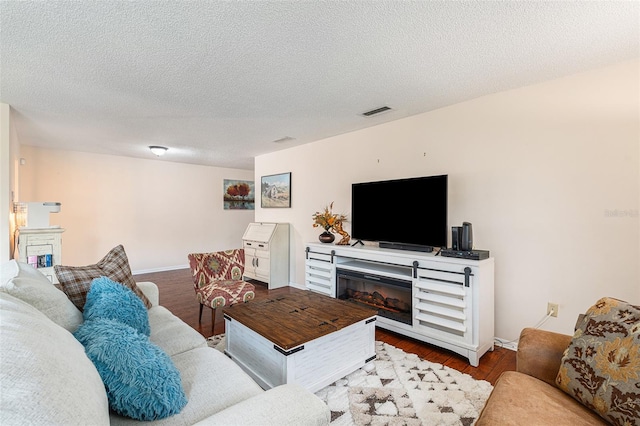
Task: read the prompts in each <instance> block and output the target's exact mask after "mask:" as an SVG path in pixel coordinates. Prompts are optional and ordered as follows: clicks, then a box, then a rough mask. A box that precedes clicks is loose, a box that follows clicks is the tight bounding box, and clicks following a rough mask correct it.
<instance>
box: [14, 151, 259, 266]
mask: <svg viewBox="0 0 640 426" xmlns="http://www.w3.org/2000/svg"><path fill="white" fill-rule="evenodd" d="M21 157H22V158H24V159H25V160H26V164H25V165H22V166H20V200H19V201H58V202H61V203H62V208H61V211H60V213H53V214H50V223H51V224H52V225H60V226H62V227H63V228H65V229H66V231H65V232H64V234H63V235H62V239H63V249H62V263H63V264H65V265H75V266H81V265H87V264H93V263H95V262H97V261H98V260H100V259H101V258H102V256H104V255H105V254H106V253H107V252H108V251H109V250H110V249H111V248H113V247H114V246H116V245H118V244H122V245H123V246H124V248H125V251H126V252H127V257H128V258H129V263H130V264H131V269H132V270H133V271H134V272H145V271H154V270H162V269H173V268H184V267H188V260H187V254H188V253H191V252H201V251H215V250H222V249H227V248H235V247H241V246H242V235H243V233H244V230H245V229H246V227H247V225H248V224H249V223H250V222H252V221H253V218H254V211H253V210H223V180H224V179H243V180H252V179H253V172H251V171H247V170H237V169H225V168H215V167H205V166H194V165H186V164H179V163H170V162H167V161H162V160H159V159H155V158H154V159H149V160H145V159H135V158H126V157H118V156H111V155H98V154H88V153H83V152H75V151H63V150H53V149H43V148H35V147H32V146H22V147H21Z"/></svg>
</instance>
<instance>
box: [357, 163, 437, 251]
mask: <svg viewBox="0 0 640 426" xmlns="http://www.w3.org/2000/svg"><path fill="white" fill-rule="evenodd" d="M351 234H352V238H353V239H354V240H356V241H357V240H362V241H377V242H380V243H395V244H396V245H399V247H398V248H406V249H413V248H411V247H402V245H413V246H418V248H420V247H427V248H428V247H446V246H447V234H448V229H447V175H440V176H427V177H419V178H408V179H396V180H386V181H379V182H363V183H354V184H353V185H352V186H351ZM381 246H383V244H381ZM385 246H387V245H386V244H385Z"/></svg>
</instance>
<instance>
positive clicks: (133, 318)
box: [82, 277, 151, 336]
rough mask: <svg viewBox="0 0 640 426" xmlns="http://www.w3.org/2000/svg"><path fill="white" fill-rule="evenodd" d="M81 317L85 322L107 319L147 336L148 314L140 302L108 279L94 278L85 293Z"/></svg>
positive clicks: (127, 290) (148, 328)
mask: <svg viewBox="0 0 640 426" xmlns="http://www.w3.org/2000/svg"><path fill="white" fill-rule="evenodd" d="M82 316H83V317H84V320H85V321H88V320H91V319H97V318H107V319H113V320H117V321H120V322H122V323H124V324H127V325H129V326H131V327H133V328H135V329H136V330H137V331H138V332H139V333H142V334H144V335H145V336H149V335H150V333H151V328H150V327H149V313H148V312H147V307H146V306H145V305H144V303H143V302H142V300H141V299H140V298H139V297H138V296H137V295H136V294H135V293H134V292H133V291H132V290H131V289H130V288H128V287H125V286H124V285H122V284H120V283H117V282H115V281H113V280H111V279H110V278H107V277H100V278H95V279H94V280H93V281H92V282H91V288H90V289H89V293H87V302H86V303H85V305H84V311H83V312H82Z"/></svg>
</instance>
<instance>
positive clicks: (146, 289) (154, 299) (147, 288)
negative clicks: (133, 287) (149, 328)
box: [136, 281, 160, 306]
mask: <svg viewBox="0 0 640 426" xmlns="http://www.w3.org/2000/svg"><path fill="white" fill-rule="evenodd" d="M136 284H137V285H138V288H140V291H142V292H143V293H144V295H145V296H147V299H149V302H151V306H159V305H160V291H159V290H158V286H157V285H156V284H155V283H152V282H151V281H142V282H139V283H136Z"/></svg>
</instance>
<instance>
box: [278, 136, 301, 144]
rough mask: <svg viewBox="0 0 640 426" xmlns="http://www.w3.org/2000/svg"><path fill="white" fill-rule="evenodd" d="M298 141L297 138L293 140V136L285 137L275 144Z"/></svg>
mask: <svg viewBox="0 0 640 426" xmlns="http://www.w3.org/2000/svg"><path fill="white" fill-rule="evenodd" d="M294 140H296V138H292V137H291V136H285V137H284V138H280V139H276V140H275V141H273V143H285V142H291V141H294Z"/></svg>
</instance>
